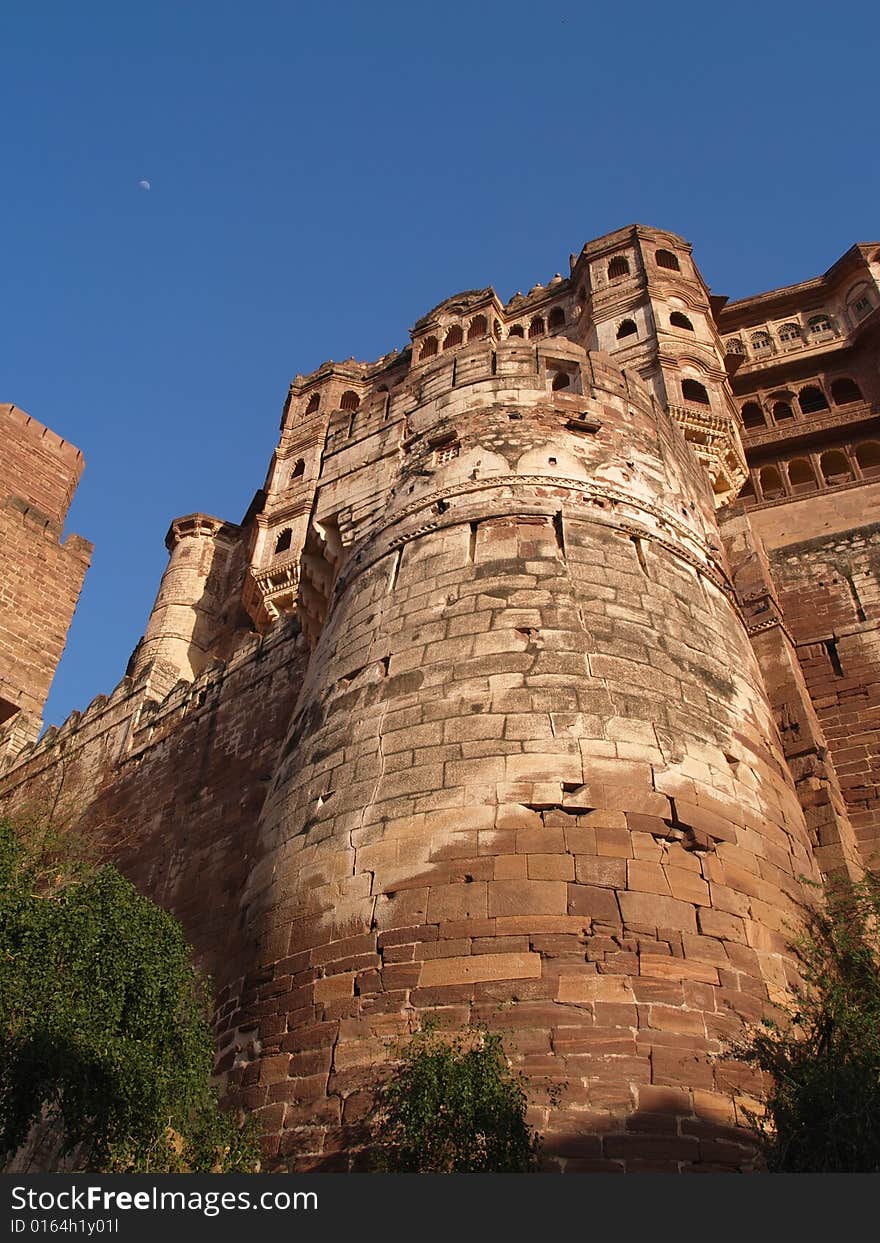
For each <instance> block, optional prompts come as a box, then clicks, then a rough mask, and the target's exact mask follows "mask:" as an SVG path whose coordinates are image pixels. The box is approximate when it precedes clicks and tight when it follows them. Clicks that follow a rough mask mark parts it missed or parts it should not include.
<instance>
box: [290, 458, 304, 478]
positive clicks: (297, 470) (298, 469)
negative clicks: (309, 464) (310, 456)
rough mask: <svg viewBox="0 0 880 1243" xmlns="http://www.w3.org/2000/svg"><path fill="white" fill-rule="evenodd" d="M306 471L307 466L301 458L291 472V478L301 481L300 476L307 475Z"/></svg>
mask: <svg viewBox="0 0 880 1243" xmlns="http://www.w3.org/2000/svg"><path fill="white" fill-rule="evenodd" d="M305 471H306V464H305V462H304V461H303V460H302V458H300V459H299V461H298V462H297V463H296V465H295V466H294V468H293V470H292V471H291V472H290V477H291V479H299V477H300V475H304V474H305Z"/></svg>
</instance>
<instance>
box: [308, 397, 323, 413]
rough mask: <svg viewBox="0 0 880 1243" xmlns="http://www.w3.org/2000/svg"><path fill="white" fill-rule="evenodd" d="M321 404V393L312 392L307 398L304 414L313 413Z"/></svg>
mask: <svg viewBox="0 0 880 1243" xmlns="http://www.w3.org/2000/svg"><path fill="white" fill-rule="evenodd" d="M320 404H321V394H320V393H312V395H311V397H310V398H309V404H308V405H307V406H306V414H314V413H315V411H316V410H317V409H318V407H319V406H320Z"/></svg>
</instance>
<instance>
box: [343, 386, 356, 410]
mask: <svg viewBox="0 0 880 1243" xmlns="http://www.w3.org/2000/svg"><path fill="white" fill-rule="evenodd" d="M360 404H361V399H360V397H358V395H357V393H355V392H353V391H352V390H351V389H350V388H347V389H346V390H345V392H344V393H343V394H342V396H341V397H340V399H339V409H340V410H357V408H358V406H359V405H360Z"/></svg>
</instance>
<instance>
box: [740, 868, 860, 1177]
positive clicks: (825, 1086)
mask: <svg viewBox="0 0 880 1243" xmlns="http://www.w3.org/2000/svg"><path fill="white" fill-rule="evenodd" d="M792 948H793V949H794V950H795V951H796V953H797V955H798V958H799V960H800V964H801V974H802V977H803V986H802V987H800V988H799V989H798V990H797V991H796V993H795V1005H794V1006H793V1007H792V1008H791V1010H790V1011H789V1012H788V1014H787V1016H786V1018H785V1019H784V1020H783V1022H781V1023H775V1022H770V1021H765V1023H764V1026H763V1028H762V1029H760V1030H759V1031H758V1032H757V1033H756V1034H755V1035H754V1036H753V1037H752V1038H751V1040H750V1041H749V1042H748V1044H746V1045H744V1046H740V1047H739V1048H738V1049H737V1050H736V1054H737V1056H739V1057H741V1058H743V1059H744V1060H745V1061H748V1062H750V1063H752V1064H753V1065H756V1066H758V1067H759V1068H760V1069H761V1070H763V1071H765V1072H767V1073H768V1074H769V1075H770V1076H771V1077H772V1086H771V1087H770V1089H769V1091H768V1093H767V1097H766V1102H765V1103H766V1115H765V1117H764V1118H762V1119H755V1120H754V1126H755V1128H756V1131H757V1133H758V1137H759V1140H760V1142H761V1147H762V1149H763V1152H764V1157H765V1161H766V1164H767V1168H768V1169H769V1170H771V1171H775V1172H786V1173H807V1172H819V1173H832V1172H838V1173H865V1172H878V1171H880V883H878V881H877V880H876V879H873V880H872V879H869V880H866V881H864V882H862V883H860V884H845V885H837V886H836V887H835V888H834V889H833V890H832V891H831V893H830V894H829V896H828V901H827V904H826V905H825V906H824V907H823V908H822V909H821V910H815V911H811V912H809V913H808V914H807V927H806V932H805V933H804V935H803V936H802V937H801V938H800V940H798V941H797V942H796V943H795V944H794V945H793V947H792Z"/></svg>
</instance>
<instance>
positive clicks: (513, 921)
mask: <svg viewBox="0 0 880 1243" xmlns="http://www.w3.org/2000/svg"><path fill="white" fill-rule="evenodd" d="M588 925H589V918H588V917H586V916H583V915H506V916H504V917H502V918H499V919H496V921H495V931H496V932H497V933H498V935H499V936H516V935H518V934H519V933H527V934H531V933H569V932H570V933H573V934H575V935H583V934H584V932H585V930H586V928H587V926H588Z"/></svg>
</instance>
